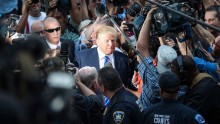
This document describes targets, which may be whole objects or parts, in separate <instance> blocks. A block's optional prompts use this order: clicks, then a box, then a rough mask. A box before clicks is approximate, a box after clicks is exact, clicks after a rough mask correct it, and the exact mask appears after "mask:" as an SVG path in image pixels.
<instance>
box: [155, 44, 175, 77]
mask: <svg viewBox="0 0 220 124" xmlns="http://www.w3.org/2000/svg"><path fill="white" fill-rule="evenodd" d="M157 57H158V62H157V71H158V73H159V74H161V73H163V72H166V71H170V67H171V62H172V61H173V60H174V59H175V58H177V53H176V51H175V50H174V49H173V48H172V47H170V46H168V45H162V46H160V47H159V49H158V51H157Z"/></svg>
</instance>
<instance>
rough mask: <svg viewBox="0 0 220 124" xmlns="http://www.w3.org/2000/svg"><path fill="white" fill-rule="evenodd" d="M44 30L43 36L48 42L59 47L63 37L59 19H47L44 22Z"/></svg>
mask: <svg viewBox="0 0 220 124" xmlns="http://www.w3.org/2000/svg"><path fill="white" fill-rule="evenodd" d="M43 25H44V30H43V35H44V36H45V38H46V39H47V41H48V42H50V43H51V44H54V45H58V44H59V41H60V35H61V26H60V23H59V22H58V21H57V19H55V18H53V17H47V18H45V19H44V21H43Z"/></svg>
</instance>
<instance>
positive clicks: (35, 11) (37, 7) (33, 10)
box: [16, 0, 46, 34]
mask: <svg viewBox="0 0 220 124" xmlns="http://www.w3.org/2000/svg"><path fill="white" fill-rule="evenodd" d="M45 18H46V13H45V12H41V2H40V0H25V1H24V4H23V9H22V16H21V18H20V20H19V22H18V25H17V27H16V31H17V32H19V33H27V34H29V33H32V29H31V26H32V24H33V23H34V22H35V21H39V20H41V21H43V20H44V19H45Z"/></svg>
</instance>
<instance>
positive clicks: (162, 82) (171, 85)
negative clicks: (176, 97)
mask: <svg viewBox="0 0 220 124" xmlns="http://www.w3.org/2000/svg"><path fill="white" fill-rule="evenodd" d="M158 81H159V86H160V88H161V90H163V91H165V92H167V93H177V92H178V90H179V87H180V79H179V77H178V76H177V75H176V74H175V73H173V72H171V71H167V72H164V73H162V74H160V76H159V80H158Z"/></svg>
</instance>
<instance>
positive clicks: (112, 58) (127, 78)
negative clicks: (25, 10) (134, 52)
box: [76, 26, 136, 90]
mask: <svg viewBox="0 0 220 124" xmlns="http://www.w3.org/2000/svg"><path fill="white" fill-rule="evenodd" d="M94 37H95V39H96V43H97V46H98V47H97V48H92V49H88V50H83V51H79V52H77V53H76V65H77V66H78V67H79V68H81V67H84V66H92V67H95V68H96V69H97V70H98V69H100V68H103V67H105V66H112V67H113V68H115V69H116V70H117V71H118V73H119V74H120V77H121V79H122V81H123V83H124V85H125V87H127V88H130V89H133V90H136V88H135V87H134V86H133V85H132V83H131V77H132V73H131V72H132V70H131V68H130V67H129V58H128V57H127V56H126V55H124V54H123V53H121V52H118V51H115V45H116V40H117V31H116V30H115V29H114V28H113V27H111V26H102V27H101V28H99V29H98V30H97V32H96V33H95V35H94Z"/></svg>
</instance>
